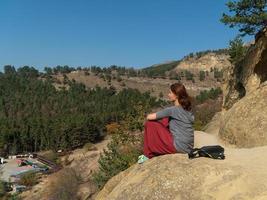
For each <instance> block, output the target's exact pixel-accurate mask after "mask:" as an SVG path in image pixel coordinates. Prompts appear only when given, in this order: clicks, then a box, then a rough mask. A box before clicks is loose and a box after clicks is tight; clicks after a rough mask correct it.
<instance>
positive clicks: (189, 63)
mask: <svg viewBox="0 0 267 200" xmlns="http://www.w3.org/2000/svg"><path fill="white" fill-rule="evenodd" d="M230 65H231V63H230V62H229V55H226V54H216V53H207V54H205V55H203V56H200V57H196V56H194V57H191V58H187V59H184V60H182V61H181V62H180V63H179V64H178V65H177V66H176V68H175V69H174V70H175V71H178V70H181V69H183V70H184V69H186V70H203V71H210V70H211V68H213V69H214V68H217V69H218V70H221V69H224V68H226V67H229V66H230Z"/></svg>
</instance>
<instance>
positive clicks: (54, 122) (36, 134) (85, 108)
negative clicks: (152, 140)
mask: <svg viewBox="0 0 267 200" xmlns="http://www.w3.org/2000/svg"><path fill="white" fill-rule="evenodd" d="M43 75H46V74H43ZM68 85H69V89H68V90H67V89H62V90H56V89H55V87H54V86H53V84H52V82H51V81H49V80H42V79H40V72H38V71H37V70H36V69H34V68H30V67H27V66H26V67H22V68H19V69H17V70H16V69H15V68H14V67H12V66H5V69H4V73H1V74H0V148H1V153H2V154H6V153H9V154H14V153H19V152H26V151H31V152H32V151H39V150H45V149H53V150H58V149H71V148H75V147H79V146H82V145H83V144H85V143H86V142H89V141H90V142H95V141H96V140H97V139H99V138H100V137H101V136H102V135H103V134H104V133H105V127H106V125H107V124H109V123H111V122H119V121H120V120H122V119H123V118H125V116H126V115H132V116H133V117H134V116H135V115H136V114H137V111H136V109H137V106H139V107H140V106H141V108H142V110H143V112H146V111H148V110H149V109H150V108H151V107H153V106H158V105H159V104H160V102H159V101H156V98H152V97H150V94H149V93H143V94H142V93H140V92H139V91H138V90H135V89H124V90H122V91H120V92H116V90H115V88H113V87H110V88H100V87H96V88H86V87H85V85H83V84H81V83H76V82H73V81H69V82H68ZM138 109H140V108H138Z"/></svg>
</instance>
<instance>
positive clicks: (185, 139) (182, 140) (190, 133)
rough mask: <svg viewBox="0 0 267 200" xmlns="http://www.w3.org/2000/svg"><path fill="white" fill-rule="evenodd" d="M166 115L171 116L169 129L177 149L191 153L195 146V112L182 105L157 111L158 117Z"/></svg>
mask: <svg viewBox="0 0 267 200" xmlns="http://www.w3.org/2000/svg"><path fill="white" fill-rule="evenodd" d="M164 117H169V129H170V132H171V133H172V135H173V143H174V146H175V148H176V150H177V151H182V152H184V153H189V152H190V151H191V149H192V148H193V147H194V128H193V123H194V120H195V117H194V115H193V113H192V112H190V111H187V110H185V109H183V107H182V106H171V107H168V108H165V109H163V110H160V111H158V112H156V119H161V118H164Z"/></svg>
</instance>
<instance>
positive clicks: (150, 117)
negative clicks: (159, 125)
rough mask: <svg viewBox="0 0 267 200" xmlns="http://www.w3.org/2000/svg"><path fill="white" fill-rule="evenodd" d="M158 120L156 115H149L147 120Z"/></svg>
mask: <svg viewBox="0 0 267 200" xmlns="http://www.w3.org/2000/svg"><path fill="white" fill-rule="evenodd" d="M156 118H157V115H156V113H151V114H148V115H147V117H146V119H147V120H155V119H156Z"/></svg>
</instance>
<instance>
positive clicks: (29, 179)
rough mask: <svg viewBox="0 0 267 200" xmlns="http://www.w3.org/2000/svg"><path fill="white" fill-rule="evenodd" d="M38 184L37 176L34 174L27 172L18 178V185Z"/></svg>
mask: <svg viewBox="0 0 267 200" xmlns="http://www.w3.org/2000/svg"><path fill="white" fill-rule="evenodd" d="M37 183H38V175H37V174H36V173H35V172H27V173H25V174H23V175H22V176H21V177H20V180H19V184H20V185H25V186H33V185H36V184H37Z"/></svg>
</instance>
